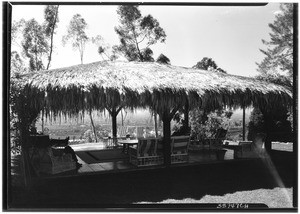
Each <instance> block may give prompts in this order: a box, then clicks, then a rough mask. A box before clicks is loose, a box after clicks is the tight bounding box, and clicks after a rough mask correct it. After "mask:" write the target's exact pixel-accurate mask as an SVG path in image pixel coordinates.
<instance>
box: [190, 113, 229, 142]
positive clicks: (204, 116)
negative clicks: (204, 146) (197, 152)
mask: <svg viewBox="0 0 300 214" xmlns="http://www.w3.org/2000/svg"><path fill="white" fill-rule="evenodd" d="M232 113H233V112H232V111H228V110H215V111H212V112H204V111H203V110H200V109H194V110H192V111H190V114H189V118H190V124H191V135H192V137H193V138H196V139H205V138H209V137H212V136H214V135H215V134H216V132H217V130H218V129H219V128H224V129H228V125H229V120H230V117H231V116H232Z"/></svg>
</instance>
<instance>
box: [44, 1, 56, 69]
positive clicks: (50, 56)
mask: <svg viewBox="0 0 300 214" xmlns="http://www.w3.org/2000/svg"><path fill="white" fill-rule="evenodd" d="M58 7H59V5H57V9H56V12H55V19H54V25H53V29H52V32H51V38H50V41H51V43H50V54H49V57H48V65H47V70H48V69H49V66H50V62H51V59H52V51H53V36H54V29H55V25H56V21H57V13H58Z"/></svg>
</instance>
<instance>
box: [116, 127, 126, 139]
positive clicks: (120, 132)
mask: <svg viewBox="0 0 300 214" xmlns="http://www.w3.org/2000/svg"><path fill="white" fill-rule="evenodd" d="M127 129H128V127H127V126H121V127H119V130H118V135H119V136H120V137H125V136H126V134H127Z"/></svg>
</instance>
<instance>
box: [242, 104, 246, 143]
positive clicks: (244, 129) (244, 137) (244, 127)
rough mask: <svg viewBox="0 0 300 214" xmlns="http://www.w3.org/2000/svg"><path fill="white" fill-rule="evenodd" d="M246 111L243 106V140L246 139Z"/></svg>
mask: <svg viewBox="0 0 300 214" xmlns="http://www.w3.org/2000/svg"><path fill="white" fill-rule="evenodd" d="M245 114H246V111H245V106H243V140H245V139H246V122H245V118H246V115H245Z"/></svg>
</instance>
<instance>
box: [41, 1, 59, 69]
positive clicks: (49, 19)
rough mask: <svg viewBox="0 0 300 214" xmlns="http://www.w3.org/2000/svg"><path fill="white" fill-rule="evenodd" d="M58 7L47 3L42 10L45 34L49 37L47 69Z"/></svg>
mask: <svg viewBox="0 0 300 214" xmlns="http://www.w3.org/2000/svg"><path fill="white" fill-rule="evenodd" d="M58 7H59V5H47V6H46V7H45V10H44V18H45V23H44V28H45V34H46V36H47V37H50V50H49V56H48V64H47V67H46V69H47V70H48V69H49V66H50V63H51V59H52V52H53V36H54V34H55V28H56V27H57V23H58V22H59V19H58Z"/></svg>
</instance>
